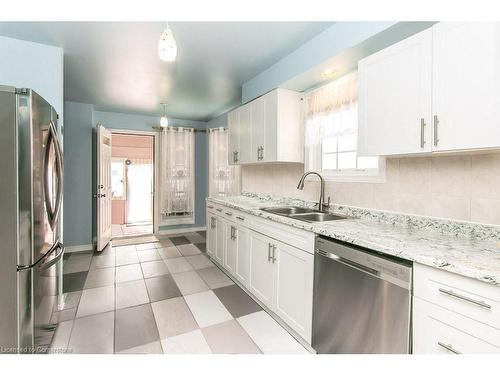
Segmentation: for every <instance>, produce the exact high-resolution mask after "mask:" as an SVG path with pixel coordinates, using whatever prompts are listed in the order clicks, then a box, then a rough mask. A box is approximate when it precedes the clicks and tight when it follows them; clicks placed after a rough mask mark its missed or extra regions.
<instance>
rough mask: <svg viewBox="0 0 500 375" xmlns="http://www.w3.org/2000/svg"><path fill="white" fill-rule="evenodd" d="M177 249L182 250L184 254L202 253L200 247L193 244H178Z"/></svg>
mask: <svg viewBox="0 0 500 375" xmlns="http://www.w3.org/2000/svg"><path fill="white" fill-rule="evenodd" d="M177 249H179V251H180V252H181V254H182V255H183V256H185V257H186V256H189V255H198V254H201V251H200V249H198V248H197V247H196V246H194V245H193V244H190V243H189V244H185V245H177Z"/></svg>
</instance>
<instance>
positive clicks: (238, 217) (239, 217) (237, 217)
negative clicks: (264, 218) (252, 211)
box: [236, 216, 245, 221]
mask: <svg viewBox="0 0 500 375" xmlns="http://www.w3.org/2000/svg"><path fill="white" fill-rule="evenodd" d="M236 219H238V220H242V221H245V218H244V217H241V216H236Z"/></svg>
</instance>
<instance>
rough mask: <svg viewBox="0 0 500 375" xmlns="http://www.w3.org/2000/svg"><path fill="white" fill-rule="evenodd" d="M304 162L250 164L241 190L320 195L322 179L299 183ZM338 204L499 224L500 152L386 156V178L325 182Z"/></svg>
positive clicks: (309, 197) (313, 197)
mask: <svg viewBox="0 0 500 375" xmlns="http://www.w3.org/2000/svg"><path fill="white" fill-rule="evenodd" d="M302 173H303V165H302V164H281V165H278V164H276V165H246V166H243V167H242V189H243V190H244V191H251V192H256V193H264V194H274V195H279V196H287V197H293V198H301V199H306V200H317V199H318V196H319V181H317V177H315V176H311V177H308V179H307V180H306V184H305V187H304V190H303V191H300V190H297V188H296V187H297V184H298V182H299V179H300V176H301V175H302ZM325 196H326V197H328V196H330V197H331V199H332V202H333V203H336V204H344V205H349V206H357V207H365V208H373V209H380V210H386V211H395V212H402V213H409V214H417V215H425V216H434V217H440V218H447V219H456V220H466V221H472V222H478V223H486V224H496V225H500V154H481V155H479V154H478V155H466V156H464V155H451V156H433V157H415V158H390V159H387V166H386V182H384V183H360V182H332V181H329V182H327V183H326V188H325Z"/></svg>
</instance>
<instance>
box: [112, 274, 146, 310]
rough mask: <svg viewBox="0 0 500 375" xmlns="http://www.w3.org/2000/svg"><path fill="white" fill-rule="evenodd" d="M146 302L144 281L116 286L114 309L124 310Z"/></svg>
mask: <svg viewBox="0 0 500 375" xmlns="http://www.w3.org/2000/svg"><path fill="white" fill-rule="evenodd" d="M148 302H149V297H148V291H147V289H146V284H145V283H144V280H142V279H141V280H136V281H129V282H126V283H120V284H116V309H124V308H126V307H130V306H137V305H142V304H144V303H148Z"/></svg>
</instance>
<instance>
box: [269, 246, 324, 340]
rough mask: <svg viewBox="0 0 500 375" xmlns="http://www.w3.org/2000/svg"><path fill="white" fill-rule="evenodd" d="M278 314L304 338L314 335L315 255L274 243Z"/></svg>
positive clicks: (276, 306)
mask: <svg viewBox="0 0 500 375" xmlns="http://www.w3.org/2000/svg"><path fill="white" fill-rule="evenodd" d="M274 246H275V251H274V252H273V256H274V258H275V259H276V260H275V265H276V270H275V272H276V276H275V282H276V286H275V289H276V293H275V296H276V301H275V313H276V314H277V315H278V316H279V317H280V318H281V319H283V321H284V322H285V323H287V324H288V325H289V326H290V327H291V328H293V329H294V330H295V331H296V332H297V333H299V334H300V335H301V336H302V337H304V338H310V337H311V330H312V305H313V281H314V256H313V255H312V254H309V253H306V252H305V251H302V250H299V249H297V248H295V247H293V246H290V245H287V244H284V243H282V242H274Z"/></svg>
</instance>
